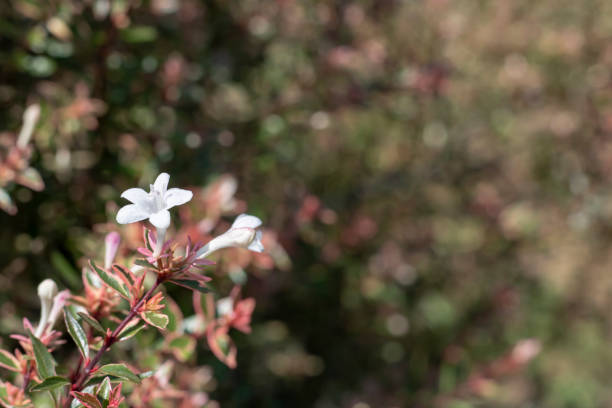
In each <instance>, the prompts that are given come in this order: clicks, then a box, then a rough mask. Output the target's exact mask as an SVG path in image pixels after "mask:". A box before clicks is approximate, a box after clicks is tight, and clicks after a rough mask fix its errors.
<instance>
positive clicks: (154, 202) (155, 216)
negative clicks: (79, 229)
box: [0, 173, 264, 408]
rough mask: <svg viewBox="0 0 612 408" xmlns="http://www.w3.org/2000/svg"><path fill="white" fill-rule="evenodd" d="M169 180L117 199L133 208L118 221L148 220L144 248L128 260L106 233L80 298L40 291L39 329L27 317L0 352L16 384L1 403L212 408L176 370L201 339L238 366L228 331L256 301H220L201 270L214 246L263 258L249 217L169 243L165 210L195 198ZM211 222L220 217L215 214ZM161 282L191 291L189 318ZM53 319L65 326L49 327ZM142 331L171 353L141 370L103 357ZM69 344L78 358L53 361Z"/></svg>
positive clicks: (0, 395)
mask: <svg viewBox="0 0 612 408" xmlns="http://www.w3.org/2000/svg"><path fill="white" fill-rule="evenodd" d="M169 179H170V176H169V175H168V174H166V173H162V174H160V175H159V176H158V177H157V179H156V180H155V182H154V184H152V185H151V188H150V192H148V193H147V192H146V191H144V190H142V189H139V188H131V189H128V190H126V191H124V192H123V194H122V195H121V196H122V197H123V198H125V199H127V200H129V201H131V204H128V205H126V206H124V207H123V208H121V209H120V210H119V212H118V213H117V221H118V222H119V223H120V224H129V223H135V222H139V221H143V220H146V219H148V220H149V221H150V222H151V224H153V226H154V227H155V229H156V230H155V232H154V231H152V230H150V229H148V228H143V244H142V246H141V247H139V248H137V249H136V250H135V251H129V250H128V252H132V253H127V254H126V253H125V252H126V251H122V250H121V249H122V248H121V237H120V234H119V233H118V232H116V231H115V232H110V233H108V234H107V235H106V239H105V254H104V260H103V263H98V262H97V261H96V260H90V261H89V264H88V266H87V267H85V268H84V269H83V271H82V281H83V292H82V293H78V294H77V293H70V292H69V291H68V290H64V291H59V290H58V287H57V285H56V284H55V282H53V281H52V280H50V279H47V280H45V281H43V282H42V283H41V284H40V285H39V287H38V296H39V298H40V303H41V315H40V320H39V322H38V323H37V324H36V325H34V324H32V323H31V322H30V321H29V320H28V319H24V321H23V333H20V334H15V335H13V336H11V337H12V338H14V339H15V340H17V341H18V343H19V347H18V348H16V349H15V350H13V351H12V352H9V351H7V350H0V367H2V368H5V369H7V370H9V371H11V372H13V373H14V380H13V381H10V382H4V383H1V384H0V405H2V406H3V407H32V406H34V403H33V401H34V400H35V399H36V398H38V394H39V393H47V394H48V396H49V400H50V401H52V404H53V406H55V407H64V408H68V407H86V408H112V407H119V406H121V405H122V404H124V405H126V404H127V405H128V406H142V407H147V406H153V405H152V404H153V403H154V400H167V401H172V404H176V406H181V407H202V406H207V404H213V402H212V401H210V400H209V398H208V396H207V395H206V393H204V392H203V391H201V390H199V391H196V392H188V391H186V390H182V389H180V388H179V387H177V386H176V385H174V384H173V383H172V381H171V380H170V379H171V378H172V373H173V370H174V369H175V367H176V365H177V364H180V363H182V362H185V361H186V360H187V359H188V358H189V356H190V355H191V354H192V353H193V350H194V348H195V346H196V344H197V340H198V339H206V341H207V344H208V347H209V349H210V350H211V352H212V353H213V354H214V355H215V356H216V357H217V358H218V359H219V360H221V361H222V362H223V363H225V364H226V365H227V366H228V367H230V368H234V367H236V354H237V349H236V346H235V344H234V342H233V340H232V338H231V337H230V336H231V330H232V329H236V330H238V331H241V332H243V333H249V332H250V330H251V328H250V322H251V315H252V313H253V310H254V308H255V300H254V299H252V298H242V297H241V295H240V293H241V288H240V286H239V285H234V287H233V289H232V290H231V293H230V294H229V296H227V297H221V298H220V296H216V295H215V294H213V292H212V291H211V289H210V287H209V285H208V283H209V282H210V281H211V279H212V278H211V277H210V276H207V268H211V267H212V266H213V265H214V264H215V262H213V261H211V260H210V259H209V257H210V256H211V255H212V254H213V253H215V252H216V251H219V250H221V249H225V248H230V247H237V248H244V249H248V250H250V251H253V252H256V253H261V252H262V251H263V249H264V247H263V245H262V242H261V238H262V232H261V231H260V229H259V228H260V227H261V225H262V222H261V220H260V219H259V218H257V217H255V216H253V215H247V214H240V215H238V216H237V217H236V219H235V221H234V222H233V224H232V225H231V227H230V228H229V229H228V230H227V231H226V232H225V233H223V234H220V235H219V236H217V237H216V238H213V239H210V240H209V241H208V242H192V241H191V238H189V237H187V238H186V239H184V240H183V239H180V240H179V239H174V240H172V239H166V235H167V231H168V230H169V228H170V224H171V216H170V213H169V211H168V210H169V209H171V208H173V207H176V206H179V205H182V204H185V203H187V202H189V201H190V200H191V199H192V197H193V194H192V192H191V191H189V190H184V189H179V188H170V189H168V182H169ZM216 215H217V217H220V215H221V212H217V213H216ZM207 222H210V219H208V220H207ZM180 236H181V235H180V234H179V235H178V237H180ZM126 255H127V256H126ZM134 256H135V258H134ZM130 260H131V261H130ZM167 285H176V286H178V287H180V290H185V289H187V290H190V291H192V292H193V299H194V306H195V314H194V315H193V316H192V317H191V318H189V319H184V320H183V319H182V318H179V317H178V315H179V314H180V311H177V307H176V305H175V304H174V302H173V301H172V299H170V298H169V297H168V296H167V294H166V293H165V291H164V288H165V287H166V286H167ZM219 298H220V299H219ZM215 299H217V300H215ZM60 316H61V317H63V320H64V326H63V327H60V325H56V322H57V321H58V320H60V319H59V318H60ZM56 326H57V327H56ZM170 326H173V327H170ZM64 329H65V330H64ZM147 329H149V330H151V329H153V330H159V331H161V332H162V333H163V334H164V337H165V340H164V342H163V346H161V347H162V349H163V350H170V351H171V352H172V355H173V356H174V358H173V359H169V360H167V361H165V362H162V361H160V363H159V364H158V366H157V367H154V369H153V370H150V371H145V372H143V371H142V370H141V369H140V368H139V367H138V362H137V361H112V360H109V356H110V355H109V351H110V350H111V349H112V348H113V347H115V346H116V344H117V343H120V342H123V341H126V340H130V339H132V340H136V338H135V336H136V335H137V334H139V333H141V332H142V331H144V330H147ZM66 333H67V334H68V336H66ZM66 337H70V338H71V339H72V342H73V343H74V345H76V349H75V355H74V356H73V357H70V358H68V360H66V361H65V362H63V363H62V364H58V362H57V359H56V356H57V355H58V353H56V351H57V350H58V348H60V347H62V346H63V345H64V344H65V343H66V339H65V338H66ZM76 350H78V354H76V353H77V352H76ZM65 354H66V353H63V355H65ZM161 355H162V356H163V355H164V354H161ZM183 371H187V372H188V371H189V368H184V370H183ZM124 384H125V387H127V388H129V389H130V393H129V394H128V395H122V387H124Z"/></svg>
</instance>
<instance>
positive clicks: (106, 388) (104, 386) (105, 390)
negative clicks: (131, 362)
mask: <svg viewBox="0 0 612 408" xmlns="http://www.w3.org/2000/svg"><path fill="white" fill-rule="evenodd" d="M111 389H112V387H111V382H110V378H108V377H104V380H102V382H101V383H100V385H98V387H97V389H96V395H97V396H99V397H100V398H102V399H103V400H108V398H109V397H110V393H111Z"/></svg>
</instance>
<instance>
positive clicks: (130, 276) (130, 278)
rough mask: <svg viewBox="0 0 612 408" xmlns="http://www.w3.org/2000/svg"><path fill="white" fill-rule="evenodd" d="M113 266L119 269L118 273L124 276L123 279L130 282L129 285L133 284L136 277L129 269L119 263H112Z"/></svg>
mask: <svg viewBox="0 0 612 408" xmlns="http://www.w3.org/2000/svg"><path fill="white" fill-rule="evenodd" d="M113 268H115V269H116V270H118V271H119V273H120V274H121V275H123V276H124V277H125V279H124V281H127V282H129V283H130V285H133V284H134V279H135V278H136V277H135V275H134V274H133V273H132V271H130V270H129V269H126V268H124V267H123V266H121V265H117V264H115V265H113Z"/></svg>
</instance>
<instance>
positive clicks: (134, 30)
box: [121, 25, 157, 43]
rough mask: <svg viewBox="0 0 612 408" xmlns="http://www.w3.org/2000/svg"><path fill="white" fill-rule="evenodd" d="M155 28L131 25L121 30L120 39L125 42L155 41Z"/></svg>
mask: <svg viewBox="0 0 612 408" xmlns="http://www.w3.org/2000/svg"><path fill="white" fill-rule="evenodd" d="M156 38H157V30H156V29H155V27H152V26H144V25H141V26H131V27H128V28H125V29H123V30H121V39H122V40H123V41H125V42H127V43H143V42H150V41H155V39H156Z"/></svg>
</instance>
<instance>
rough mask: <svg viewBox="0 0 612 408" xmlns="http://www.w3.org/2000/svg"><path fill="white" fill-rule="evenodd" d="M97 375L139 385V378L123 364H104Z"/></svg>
mask: <svg viewBox="0 0 612 408" xmlns="http://www.w3.org/2000/svg"><path fill="white" fill-rule="evenodd" d="M98 373H100V374H107V375H114V376H115V377H119V378H123V379H124V380H128V381H132V382H135V383H140V378H138V376H137V375H136V374H134V373H133V372H132V371H130V369H129V368H127V367H126V366H125V365H123V364H106V365H103V366H102V367H100V368H99V369H98Z"/></svg>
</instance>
